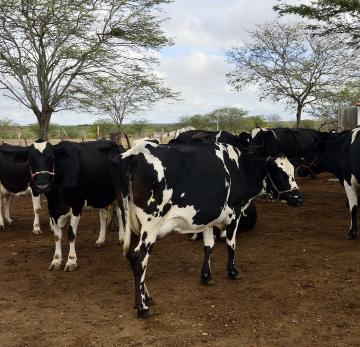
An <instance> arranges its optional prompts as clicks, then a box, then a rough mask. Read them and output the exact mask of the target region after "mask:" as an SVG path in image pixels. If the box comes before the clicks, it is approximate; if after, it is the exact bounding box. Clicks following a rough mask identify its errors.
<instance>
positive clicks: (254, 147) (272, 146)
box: [249, 128, 279, 156]
mask: <svg viewBox="0 0 360 347" xmlns="http://www.w3.org/2000/svg"><path fill="white" fill-rule="evenodd" d="M251 137H252V140H251V142H250V146H249V153H256V154H260V155H264V156H267V155H271V156H274V155H277V154H278V153H279V141H278V138H277V137H276V135H275V133H274V132H273V131H272V130H268V129H260V128H256V129H254V130H253V131H252V132H251Z"/></svg>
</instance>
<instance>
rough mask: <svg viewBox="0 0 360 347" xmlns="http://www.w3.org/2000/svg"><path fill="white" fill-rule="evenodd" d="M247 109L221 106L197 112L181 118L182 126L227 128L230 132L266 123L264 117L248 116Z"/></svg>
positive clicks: (205, 128) (207, 128) (213, 128)
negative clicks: (201, 112) (207, 111)
mask: <svg viewBox="0 0 360 347" xmlns="http://www.w3.org/2000/svg"><path fill="white" fill-rule="evenodd" d="M247 114H248V112H247V111H245V110H243V109H241V108H237V107H221V108H218V109H216V110H214V111H212V112H209V113H206V114H203V115H201V114H195V115H193V116H186V117H182V118H180V124H179V125H180V126H183V127H185V126H192V127H194V128H195V129H203V130H214V131H215V130H217V128H218V129H219V130H226V131H229V132H234V133H236V132H239V131H248V130H251V129H253V128H254V127H255V123H257V124H259V123H261V124H264V122H265V120H264V119H263V118H262V117H246V116H247Z"/></svg>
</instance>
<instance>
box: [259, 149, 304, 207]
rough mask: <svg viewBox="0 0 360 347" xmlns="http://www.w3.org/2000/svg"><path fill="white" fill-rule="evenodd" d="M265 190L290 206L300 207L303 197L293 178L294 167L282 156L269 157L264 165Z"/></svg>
mask: <svg viewBox="0 0 360 347" xmlns="http://www.w3.org/2000/svg"><path fill="white" fill-rule="evenodd" d="M265 170H266V178H265V181H266V190H267V192H268V193H270V195H272V196H273V197H275V198H277V199H279V200H283V201H286V202H287V203H288V205H290V206H300V205H301V204H302V202H303V197H302V195H301V193H300V191H299V188H298V186H297V184H296V181H295V178H294V166H293V165H292V164H291V163H290V162H289V160H288V159H287V158H286V157H284V156H279V157H269V158H268V159H267V160H266V163H265Z"/></svg>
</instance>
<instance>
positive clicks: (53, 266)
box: [48, 217, 62, 270]
mask: <svg viewBox="0 0 360 347" xmlns="http://www.w3.org/2000/svg"><path fill="white" fill-rule="evenodd" d="M50 225H51V229H52V230H53V231H54V239H55V252H54V257H53V260H52V262H51V263H50V265H49V268H48V270H60V268H61V262H62V253H61V239H62V230H61V227H60V226H59V224H58V221H55V219H54V218H52V217H51V218H50Z"/></svg>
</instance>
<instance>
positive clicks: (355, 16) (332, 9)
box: [274, 0, 360, 48]
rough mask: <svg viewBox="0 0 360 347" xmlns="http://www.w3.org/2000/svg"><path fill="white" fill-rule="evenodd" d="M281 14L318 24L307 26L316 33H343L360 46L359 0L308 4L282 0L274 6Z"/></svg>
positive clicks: (324, 0)
mask: <svg viewBox="0 0 360 347" xmlns="http://www.w3.org/2000/svg"><path fill="white" fill-rule="evenodd" d="M274 10H275V11H278V12H279V13H280V14H281V15H284V14H295V15H299V16H301V17H303V18H307V19H312V20H315V21H318V22H320V24H317V25H316V24H312V25H309V27H310V28H311V29H312V30H313V31H314V32H315V33H317V34H320V35H328V34H345V35H346V37H348V38H349V40H348V43H349V44H350V45H353V46H358V48H359V47H360V1H359V0H315V1H311V3H310V4H300V5H288V4H286V3H284V2H282V3H281V4H280V5H277V6H274Z"/></svg>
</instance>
